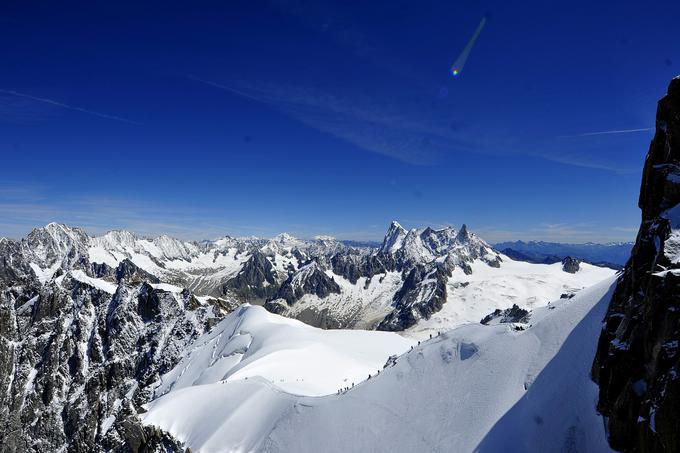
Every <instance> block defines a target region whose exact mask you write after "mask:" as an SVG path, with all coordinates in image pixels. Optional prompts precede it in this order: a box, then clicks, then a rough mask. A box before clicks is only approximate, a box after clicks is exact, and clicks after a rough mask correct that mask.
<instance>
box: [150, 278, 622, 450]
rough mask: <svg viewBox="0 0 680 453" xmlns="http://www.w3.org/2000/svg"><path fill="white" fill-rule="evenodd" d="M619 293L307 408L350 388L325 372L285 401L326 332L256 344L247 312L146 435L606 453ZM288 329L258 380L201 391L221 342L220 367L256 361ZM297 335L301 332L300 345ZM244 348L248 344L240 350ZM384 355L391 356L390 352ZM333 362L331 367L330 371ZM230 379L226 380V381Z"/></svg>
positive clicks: (558, 309)
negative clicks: (601, 359) (601, 396)
mask: <svg viewBox="0 0 680 453" xmlns="http://www.w3.org/2000/svg"><path fill="white" fill-rule="evenodd" d="M612 285H613V279H608V280H607V281H605V282H603V283H600V284H598V285H596V286H594V287H592V288H589V289H587V290H584V291H581V292H579V293H578V294H577V295H576V296H575V297H574V298H572V299H562V300H556V301H553V302H551V304H550V306H549V307H545V308H539V309H536V310H534V312H533V313H532V317H531V325H530V326H529V327H528V328H527V329H526V330H516V329H514V328H513V326H512V325H510V326H508V325H496V326H483V325H480V324H476V325H466V326H462V327H459V328H458V329H455V330H452V331H449V332H445V333H442V334H441V335H437V334H435V335H434V336H433V338H432V339H430V340H427V341H425V342H424V343H422V344H420V345H416V347H415V349H414V350H412V351H408V350H407V352H406V353H404V354H401V355H400V356H399V357H398V358H397V361H396V363H395V364H394V365H390V366H388V367H387V368H385V369H384V370H382V372H381V373H380V374H379V375H378V374H377V373H373V375H372V377H371V379H368V380H364V381H363V382H361V383H358V382H355V383H354V387H353V388H352V385H351V384H350V385H349V387H350V389H349V390H347V391H345V392H341V393H340V394H336V393H333V394H331V395H329V396H321V397H320V396H300V395H301V394H305V392H306V394H309V393H314V392H312V391H309V390H310V389H314V388H317V386H322V387H325V388H326V393H327V392H328V391H329V390H331V391H332V390H333V386H337V385H338V383H340V384H341V385H342V384H343V383H345V381H343V380H341V379H339V378H342V376H344V374H343V373H341V374H340V375H339V376H338V375H335V376H334V375H333V373H335V372H337V370H338V369H341V370H342V369H344V367H339V368H335V367H334V368H332V370H331V369H328V370H327V368H326V367H327V366H328V365H329V362H328V361H326V360H324V361H323V362H321V363H320V364H319V368H322V369H324V370H327V371H328V373H326V372H325V371H318V370H317V371H314V372H313V373H310V374H307V375H306V378H305V383H304V384H303V385H301V384H299V382H300V381H295V380H293V383H294V385H293V386H292V387H289V388H287V390H290V391H286V385H285V384H284V383H281V382H280V381H281V380H283V381H284V382H289V381H290V380H291V377H293V376H291V373H292V374H295V373H308V372H310V370H309V367H310V365H312V367H313V366H315V365H313V364H315V361H314V360H313V359H312V357H314V356H315V354H316V351H315V350H314V349H313V348H312V349H309V348H306V347H304V346H303V345H302V344H301V343H300V342H302V343H304V339H305V338H306V336H307V335H312V334H313V333H312V332H314V331H315V330H316V329H313V328H311V327H309V326H305V325H303V324H299V323H298V324H294V321H289V320H285V319H283V318H280V317H277V316H276V315H273V314H267V318H266V319H257V322H256V323H255V324H259V326H263V325H264V324H268V326H267V327H266V328H260V329H258V330H259V331H258V333H257V334H256V335H251V332H250V328H247V329H245V330H244V329H243V328H242V327H241V326H242V325H243V326H245V325H246V324H247V323H244V324H241V325H239V323H238V322H237V321H236V319H234V318H236V317H238V316H244V315H245V314H246V313H248V312H250V311H252V310H253V309H254V308H256V307H249V308H244V309H242V310H243V311H241V312H240V314H239V315H235V314H233V315H232V317H231V318H228V319H225V320H224V321H222V323H221V324H220V325H218V326H217V327H216V328H215V329H214V331H212V332H211V333H210V334H207V335H206V336H204V337H202V340H199V342H197V344H199V347H198V349H195V350H193V351H191V354H190V355H189V356H188V357H189V358H187V357H185V361H187V360H188V361H190V362H191V363H187V362H184V361H183V362H182V363H181V364H180V365H178V366H177V367H176V369H174V370H173V371H171V372H170V373H169V374H168V375H166V376H167V377H164V385H165V388H168V387H169V386H168V385H167V382H166V381H165V379H170V380H172V379H173V377H175V376H178V375H181V374H182V373H183V374H184V375H187V376H189V377H187V378H186V379H184V380H183V381H177V380H175V382H183V383H184V384H188V383H189V382H190V381H192V382H194V385H190V386H187V385H183V386H182V384H176V385H177V387H176V388H173V389H171V390H170V391H169V392H168V393H165V394H164V395H163V396H161V397H159V398H157V399H155V400H154V401H152V402H151V403H150V404H149V405H148V412H147V413H146V414H145V415H144V423H147V424H153V425H157V426H160V427H161V428H163V429H165V430H168V431H169V432H170V433H171V434H173V436H175V437H177V438H178V439H180V440H181V441H183V442H184V443H185V445H186V446H187V447H190V448H192V450H193V451H197V452H206V453H207V452H218V451H225V450H228V451H264V452H288V451H296V452H302V453H304V452H318V451H327V452H335V451H337V452H345V451H423V452H430V451H432V452H435V451H451V449H452V448H454V446H455V451H460V452H468V451H482V452H485V451H489V452H493V451H501V450H504V451H508V448H510V451H524V452H552V451H554V452H559V451H565V449H566V451H609V448H608V447H607V444H606V440H605V436H604V429H603V427H602V421H601V418H600V417H599V416H598V415H597V413H596V412H595V396H596V392H597V388H596V386H595V384H594V383H592V382H591V380H590V364H591V361H592V357H593V355H594V352H595V347H596V339H597V336H598V335H599V330H600V321H601V318H602V315H603V313H604V311H605V310H606V305H607V303H608V301H609V297H610V295H611V288H612ZM257 315H258V316H256V318H259V313H257ZM279 323H281V324H283V325H285V326H286V327H285V329H291V330H290V332H286V333H285V338H292V339H290V340H289V341H288V342H285V341H284V342H283V343H284V344H283V345H279V346H275V345H276V344H278V343H279V342H280V341H282V339H281V340H277V341H274V342H272V343H268V341H267V340H266V339H261V340H260V342H261V344H262V345H264V346H263V348H264V349H260V348H258V349H257V350H256V351H254V353H251V354H252V357H253V359H251V361H250V363H249V365H247V366H244V367H243V368H241V370H247V369H248V368H249V366H250V367H251V368H250V371H249V372H248V373H247V374H244V375H242V376H241V379H233V376H234V374H232V378H227V379H226V380H219V381H218V380H216V379H215V378H214V377H213V378H212V381H213V382H214V383H211V384H204V381H202V380H201V378H199V379H198V380H197V379H196V376H202V374H201V370H203V371H205V370H210V369H211V366H207V368H202V367H201V365H203V366H205V365H206V364H209V363H210V362H211V360H212V359H210V360H208V359H206V358H203V359H199V356H200V355H201V354H203V355H204V357H207V356H208V353H207V350H212V349H213V348H212V346H210V342H211V341H218V342H220V344H221V345H223V346H224V349H220V348H218V349H217V351H218V353H217V356H220V352H219V351H225V352H230V353H231V355H230V354H227V355H226V357H233V356H234V354H233V352H234V351H237V350H238V351H240V352H238V353H239V354H240V353H242V352H243V351H244V350H245V351H246V354H248V352H247V351H249V350H250V349H252V348H253V346H252V345H254V344H255V340H254V339H255V338H257V337H259V336H260V335H265V336H268V335H270V334H271V335H273V336H274V337H276V336H278V335H279V334H280V332H277V329H278V327H275V326H277V325H278V324H279ZM296 329H301V332H299V333H298V334H294V333H293V332H294V331H295V330H296ZM270 332H273V333H270ZM338 332H342V331H338ZM318 333H319V335H318V336H316V337H315V338H314V340H313V342H314V344H320V345H323V346H324V347H328V346H330V345H332V344H333V340H332V338H331V337H329V336H327V334H328V333H329V332H328V331H326V332H322V331H319V332H318ZM344 334H345V335H347V337H346V338H344V339H343V341H342V342H341V343H336V344H335V347H337V346H338V344H342V347H343V348H345V347H346V345H347V344H364V345H365V344H370V341H367V340H368V339H367V338H364V339H362V340H359V341H357V343H354V340H352V336H355V335H356V336H357V340H358V336H360V335H366V334H369V332H361V331H345V332H344ZM244 335H245V336H247V341H242V340H241V338H242V337H243V336H244ZM291 335H292V337H291ZM388 335H389V334H388ZM225 337H227V339H223V338H225ZM231 341H234V342H235V344H230V342H231ZM348 341H349V343H347V342H348ZM246 344H247V345H248V346H247V347H245V348H241V349H240V350H239V346H243V345H246ZM268 344H269V346H267V345H268ZM293 345H295V346H293ZM404 346H405V345H404V344H403V343H400V344H399V345H398V346H395V347H394V348H393V349H394V350H395V351H398V350H401V351H404V349H406V348H405V347H404ZM291 347H292V348H293V350H296V351H298V352H297V354H298V355H297V357H298V359H297V360H295V361H294V362H293V363H295V364H296V366H292V367H290V366H284V365H282V362H285V361H286V360H287V359H288V357H287V356H286V355H285V354H284V355H282V356H279V355H278V353H279V352H283V351H285V350H287V349H289V348H291ZM206 348H207V349H206ZM204 350H205V352H203V351H204ZM282 350H283V351H282ZM263 352H264V353H263ZM387 353H389V348H387V349H385V350H383V354H387ZM323 354H328V352H324V353H323ZM192 356H193V357H194V358H191V357H192ZM310 359H312V360H310ZM258 361H259V362H261V363H260V364H258ZM333 362H334V360H330V365H333ZM215 363H219V361H218V362H215ZM195 367H198V370H199V371H198V372H197V371H196V370H195V369H194V368H195ZM218 368H220V367H219V366H218ZM178 370H181V371H178ZM221 374H222V370H221V369H220V372H219V373H217V374H216V375H218V376H219V375H221ZM246 376H247V377H250V379H245V378H246ZM175 379H176V378H175ZM180 379H181V376H180ZM277 381H279V382H278V383H277ZM330 381H333V382H332V385H331V384H330ZM217 382H219V383H217ZM199 384H201V385H199ZM345 387H347V386H345ZM444 389H445V391H444ZM301 390H302V391H301ZM322 393H324V392H318V393H317V394H322ZM252 420H257V421H258V423H255V424H253V423H252ZM368 427H370V429H367V428H368Z"/></svg>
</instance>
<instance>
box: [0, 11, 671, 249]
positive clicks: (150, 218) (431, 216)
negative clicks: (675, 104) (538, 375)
mask: <svg viewBox="0 0 680 453" xmlns="http://www.w3.org/2000/svg"><path fill="white" fill-rule="evenodd" d="M111 3H114V2H110V3H103V2H82V3H80V4H78V3H71V2H31V1H4V2H2V3H0V56H1V67H2V70H0V154H1V160H0V162H1V166H0V168H1V170H0V236H3V235H5V236H10V237H19V236H22V235H24V234H25V233H27V232H28V231H30V229H31V228H32V227H34V226H37V225H41V224H44V223H47V222H49V221H52V220H55V221H63V222H67V223H70V224H74V225H80V226H83V227H85V228H86V229H87V230H88V231H91V232H101V231H104V230H107V229H111V228H129V229H132V230H134V231H137V232H139V233H142V234H157V233H169V234H172V235H175V236H179V237H182V238H191V239H201V238H211V237H217V236H220V235H222V234H233V235H246V234H254V235H259V236H269V235H273V234H276V233H278V232H280V231H288V232H290V233H293V234H296V235H299V236H303V237H310V236H313V235H315V234H331V235H335V236H337V237H340V238H352V239H379V238H381V237H382V235H383V233H384V231H385V229H386V227H387V224H388V223H389V221H390V220H391V219H398V220H400V221H401V223H402V224H404V225H405V226H407V227H414V226H424V225H433V226H440V225H446V224H454V225H459V224H461V223H463V222H465V223H467V224H468V225H470V227H471V228H472V229H474V230H476V231H477V232H479V234H480V235H481V236H483V237H485V238H486V239H488V240H490V241H497V240H506V239H544V240H558V241H563V242H585V241H597V242H603V241H609V240H632V239H633V238H634V235H635V232H636V230H637V226H638V222H639V211H638V209H637V206H636V204H637V195H638V190H639V182H640V174H641V168H642V164H643V161H644V156H645V153H646V151H647V147H648V144H649V141H650V139H651V137H652V134H653V131H650V130H647V131H638V132H627V133H610V134H597V135H584V134H589V133H599V132H605V131H620V130H630V129H646V128H650V127H653V126H654V115H655V109H656V101H657V100H658V98H659V97H661V96H662V95H663V94H664V92H665V89H666V86H667V84H668V82H669V80H670V78H671V77H672V76H674V75H677V74H679V73H680V51H679V49H680V47H678V43H680V27H678V22H679V19H680V2H677V1H659V2H641V1H635V2H618V1H617V2H591V1H565V2H544V1H525V2H506V1H503V2H501V1H499V2H491V1H465V2H457V1H441V2H440V1H437V2H414V1H390V2H384V3H382V2H372V3H371V4H368V2H345V1H342V2H323V1H309V2H306V1H302V2H298V1H286V0H280V1H274V2H257V1H244V2H210V3H208V2H177V3H176V4H174V3H173V2H163V3H160V2H159V3H155V4H152V3H146V4H145V5H138V4H136V3H138V2H134V3H129V4H125V2H118V3H117V4H111ZM484 15H486V16H487V23H486V26H485V28H484V29H483V30H482V32H481V35H480V36H479V39H478V40H477V42H476V44H475V47H474V48H473V50H472V52H471V54H470V57H469V59H468V61H467V64H466V66H465V68H464V70H463V73H462V75H461V76H460V77H458V78H454V77H452V76H451V75H450V73H449V68H450V65H451V64H452V63H453V61H454V60H455V59H456V57H457V56H458V55H459V54H460V52H461V51H462V49H463V48H464V47H465V44H466V43H467V41H468V39H469V38H470V36H471V34H472V33H473V31H474V29H475V27H476V26H477V25H478V23H479V22H480V19H481V18H482V16H484Z"/></svg>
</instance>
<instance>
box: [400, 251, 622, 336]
mask: <svg viewBox="0 0 680 453" xmlns="http://www.w3.org/2000/svg"><path fill="white" fill-rule="evenodd" d="M502 257H503V265H502V266H501V267H499V268H494V267H490V266H487V265H486V263H483V262H482V261H480V260H475V261H474V262H473V263H472V264H471V267H472V274H470V275H466V274H465V273H464V272H463V271H462V270H461V269H455V270H454V271H453V274H452V276H451V277H450V278H449V281H448V285H447V293H448V297H447V299H446V303H445V304H444V306H443V307H442V309H441V311H439V312H437V313H434V314H433V315H432V317H430V319H422V320H420V321H419V322H418V324H416V325H415V326H413V327H412V328H410V329H408V330H407V331H406V334H407V335H408V336H411V337H413V338H417V339H423V338H427V337H428V336H429V334H431V333H435V334H436V333H437V332H438V331H443V330H449V329H452V328H453V327H456V326H459V325H462V324H468V323H477V322H479V321H480V320H481V319H482V318H483V317H484V316H486V315H488V314H489V313H491V312H493V311H494V310H495V309H497V308H499V309H506V308H510V307H512V305H513V304H517V305H518V306H519V307H521V308H524V309H527V310H532V309H534V308H537V307H544V306H546V305H547V304H548V302H550V301H552V300H555V299H557V298H559V297H560V295H561V294H569V293H575V292H577V291H579V290H581V289H583V288H587V287H589V286H592V285H594V284H595V283H598V282H600V281H602V280H604V279H606V278H610V277H612V276H613V275H614V274H615V273H616V272H615V271H614V270H612V269H609V268H606V267H599V266H593V265H591V264H587V263H581V264H580V270H579V271H578V272H576V273H575V274H570V273H569V272H564V271H563V270H562V264H561V263H554V264H532V263H526V262H524V261H513V260H512V259H510V258H508V257H506V256H503V255H502Z"/></svg>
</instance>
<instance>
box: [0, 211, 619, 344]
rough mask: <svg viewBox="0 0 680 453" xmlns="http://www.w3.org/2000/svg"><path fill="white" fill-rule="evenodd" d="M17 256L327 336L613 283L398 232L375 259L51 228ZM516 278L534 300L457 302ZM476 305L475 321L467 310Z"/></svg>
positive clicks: (45, 269) (470, 239)
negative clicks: (213, 302)
mask: <svg viewBox="0 0 680 453" xmlns="http://www.w3.org/2000/svg"><path fill="white" fill-rule="evenodd" d="M15 247H16V249H17V250H18V251H17V252H14V253H12V257H13V260H14V261H15V262H23V263H25V264H26V265H27V266H29V267H30V268H31V269H32V271H33V273H34V274H35V276H36V277H37V278H38V280H39V281H40V282H41V283H43V284H47V283H48V282H50V281H51V280H53V279H55V278H57V277H59V276H60V275H61V274H62V273H64V272H68V273H70V276H71V277H72V278H75V279H80V280H81V281H86V282H88V283H93V282H99V283H98V284H99V285H100V287H104V286H108V287H110V288H115V286H116V285H117V284H118V283H120V282H121V280H126V281H144V280H146V281H149V282H150V283H153V284H165V285H171V286H172V287H177V288H186V289H188V290H189V291H191V292H192V293H193V294H195V295H198V296H211V297H215V298H222V299H225V300H229V301H231V302H232V303H234V304H237V303H243V302H249V303H255V304H264V305H265V307H266V308H267V309H268V310H270V311H272V312H274V313H278V314H283V315H285V316H289V317H293V318H297V319H300V320H303V321H305V322H306V323H308V324H311V325H315V326H318V327H324V328H342V327H361V328H370V329H373V328H377V329H379V330H391V331H401V330H405V329H409V328H413V327H414V326H416V325H417V324H418V322H419V321H420V320H422V319H426V320H427V319H430V318H431V317H432V316H433V315H434V314H435V313H438V312H439V311H441V310H442V308H443V307H444V306H445V304H446V303H447V301H449V300H453V301H454V303H455V305H456V306H455V307H453V308H455V310H456V311H457V312H458V316H457V318H456V319H455V320H456V322H458V323H462V322H475V321H478V320H479V319H481V316H484V315H485V314H487V313H488V312H489V311H492V310H493V309H496V308H508V307H509V306H511V305H512V304H515V303H516V304H519V305H520V306H522V307H527V306H528V307H531V306H535V305H537V304H538V305H540V304H544V303H545V302H546V300H547V299H546V298H545V297H542V296H543V295H545V296H548V298H550V297H556V296H558V295H559V294H561V293H563V292H565V291H573V290H575V289H579V288H582V287H584V286H587V285H589V284H592V283H593V282H594V281H597V280H599V279H602V278H604V277H605V276H607V275H610V274H611V272H609V271H604V270H601V269H599V268H597V267H593V266H589V265H587V264H582V265H581V267H580V270H579V272H578V273H577V274H575V276H574V277H569V276H566V275H562V272H559V266H555V267H554V269H553V268H548V267H545V266H540V265H535V266H529V267H522V266H521V265H517V264H516V263H515V262H513V261H512V260H510V259H508V257H505V256H504V255H501V254H500V253H498V252H496V251H495V250H494V249H493V248H492V247H491V246H490V245H489V244H487V243H486V242H485V241H484V240H482V239H481V238H479V237H477V236H476V235H475V234H474V233H472V232H470V231H469V230H468V228H467V227H466V226H465V225H463V226H462V227H461V229H460V230H456V229H454V228H451V227H447V228H443V229H439V230H435V229H432V228H429V227H428V228H424V229H412V230H408V231H407V230H406V229H404V228H403V227H402V226H401V225H399V224H398V223H397V222H392V224H391V225H390V227H389V229H388V231H387V234H386V235H385V238H384V241H383V243H382V245H381V246H380V247H378V248H354V247H348V246H346V245H344V244H342V243H341V242H339V241H337V240H335V239H334V238H331V237H317V238H315V239H313V240H301V239H298V238H295V237H293V236H291V235H288V234H286V233H283V234H280V235H278V236H276V237H274V238H272V239H258V238H232V237H228V236H225V237H223V238H220V239H218V240H215V241H202V242H200V243H199V242H185V241H179V240H177V239H174V238H171V237H168V236H159V237H157V238H142V237H138V236H136V235H135V234H133V233H130V232H127V231H112V232H109V233H106V234H105V235H103V236H97V237H90V236H88V235H87V234H86V233H85V232H84V231H82V230H80V229H78V228H70V227H67V226H65V225H61V224H56V223H51V224H49V225H47V226H45V227H44V228H37V229H35V230H34V231H33V232H31V233H30V234H29V235H28V236H27V237H26V238H25V239H23V240H21V241H19V242H18V243H16V246H15ZM556 271H557V272H556ZM513 272H515V273H517V272H521V273H524V274H526V275H525V276H524V277H522V278H523V279H524V281H525V282H527V285H531V283H530V282H536V283H538V282H541V283H539V284H538V286H540V287H541V288H540V289H539V288H536V290H535V291H534V290H533V289H532V291H531V294H529V295H527V294H526V291H523V290H522V289H521V288H518V287H517V286H516V285H513V284H512V283H509V284H508V285H505V286H504V287H505V289H506V292H505V294H504V297H496V298H488V297H487V298H485V301H486V303H485V304H481V305H480V304H477V303H473V304H470V303H467V302H466V301H467V300H469V299H470V298H474V296H472V294H474V293H476V292H478V291H480V288H479V285H493V283H491V282H493V281H496V282H498V281H499V278H504V277H503V276H507V275H509V274H512V273H513ZM478 275H483V276H484V282H482V281H480V280H479V279H478V278H477V276H478ZM112 285H113V286H112ZM469 285H471V286H469ZM468 286H469V287H468ZM539 295H540V296H541V297H539ZM499 296H500V294H499ZM451 305H452V304H449V305H447V307H451ZM473 305H474V306H476V307H477V309H476V310H467V309H468V308H469V307H470V306H473ZM465 313H467V314H468V315H469V316H465V315H464V314H465ZM472 316H474V318H473V317H472ZM450 319H452V320H453V319H454V318H450ZM449 327H451V326H449Z"/></svg>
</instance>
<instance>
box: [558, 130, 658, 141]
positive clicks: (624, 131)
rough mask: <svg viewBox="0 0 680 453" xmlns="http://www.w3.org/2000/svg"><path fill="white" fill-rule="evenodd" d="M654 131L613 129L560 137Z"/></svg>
mask: <svg viewBox="0 0 680 453" xmlns="http://www.w3.org/2000/svg"><path fill="white" fill-rule="evenodd" d="M653 130H654V128H653V127H643V128H639V129H613V130H609V131H597V132H584V133H582V134H575V135H562V136H560V138H575V137H592V136H595V135H614V134H631V133H634V132H648V131H653Z"/></svg>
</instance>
